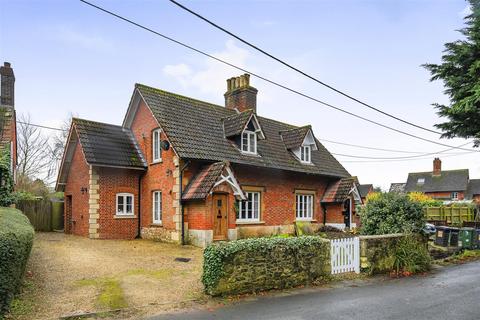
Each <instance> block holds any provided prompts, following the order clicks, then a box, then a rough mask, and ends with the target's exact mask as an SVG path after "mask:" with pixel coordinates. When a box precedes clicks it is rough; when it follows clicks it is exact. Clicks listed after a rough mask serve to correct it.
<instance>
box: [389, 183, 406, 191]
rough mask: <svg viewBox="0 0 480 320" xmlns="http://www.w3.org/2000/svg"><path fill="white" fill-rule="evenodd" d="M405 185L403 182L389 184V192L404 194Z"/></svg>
mask: <svg viewBox="0 0 480 320" xmlns="http://www.w3.org/2000/svg"><path fill="white" fill-rule="evenodd" d="M405 185H406V183H404V182H400V183H399V182H394V183H391V184H390V190H389V192H394V193H404V192H405Z"/></svg>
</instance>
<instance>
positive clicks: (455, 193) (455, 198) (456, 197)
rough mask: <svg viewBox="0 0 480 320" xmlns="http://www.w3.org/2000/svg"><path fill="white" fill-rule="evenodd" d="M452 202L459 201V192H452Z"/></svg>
mask: <svg viewBox="0 0 480 320" xmlns="http://www.w3.org/2000/svg"><path fill="white" fill-rule="evenodd" d="M452 200H458V192H452Z"/></svg>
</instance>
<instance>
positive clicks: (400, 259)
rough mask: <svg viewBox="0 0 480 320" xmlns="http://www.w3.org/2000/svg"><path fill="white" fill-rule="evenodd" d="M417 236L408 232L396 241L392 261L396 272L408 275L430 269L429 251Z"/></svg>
mask: <svg viewBox="0 0 480 320" xmlns="http://www.w3.org/2000/svg"><path fill="white" fill-rule="evenodd" d="M417 237H418V236H415V235H412V234H408V235H406V236H405V237H402V239H400V241H399V242H398V243H397V246H396V248H395V253H394V262H393V268H394V271H395V272H396V273H397V274H404V275H409V274H413V273H418V272H425V271H427V270H429V269H430V264H431V261H432V259H431V257H430V253H429V252H428V249H427V247H426V246H425V245H424V244H422V243H421V242H419V241H418V239H417Z"/></svg>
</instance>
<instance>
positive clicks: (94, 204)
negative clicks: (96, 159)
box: [88, 166, 100, 239]
mask: <svg viewBox="0 0 480 320" xmlns="http://www.w3.org/2000/svg"><path fill="white" fill-rule="evenodd" d="M88 173H89V176H90V178H89V181H88V213H89V219H88V224H89V227H88V235H89V237H90V238H91V239H97V238H98V237H99V233H98V229H99V224H98V219H99V218H100V216H99V213H98V210H99V208H100V194H99V193H98V189H99V185H98V172H97V170H96V169H95V168H93V167H92V166H90V170H89V172H88Z"/></svg>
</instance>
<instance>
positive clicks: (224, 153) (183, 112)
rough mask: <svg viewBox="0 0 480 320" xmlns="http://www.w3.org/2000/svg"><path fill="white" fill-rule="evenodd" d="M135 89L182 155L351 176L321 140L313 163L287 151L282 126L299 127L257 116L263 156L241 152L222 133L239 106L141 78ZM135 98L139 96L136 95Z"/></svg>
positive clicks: (336, 175)
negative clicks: (178, 91)
mask: <svg viewBox="0 0 480 320" xmlns="http://www.w3.org/2000/svg"><path fill="white" fill-rule="evenodd" d="M136 90H138V92H139V93H140V95H141V97H142V98H143V99H144V100H145V102H146V104H147V105H148V107H149V108H150V109H151V111H152V113H153V115H154V116H155V118H156V120H157V121H158V123H159V124H160V126H161V127H162V129H163V130H164V131H165V134H166V135H167V137H168V139H169V140H170V142H171V144H172V146H173V148H174V149H175V152H176V153H177V154H178V155H179V157H180V158H184V159H196V160H206V161H215V162H216V161H224V160H226V161H229V162H231V163H238V164H246V165H252V166H257V167H267V168H275V169H281V170H290V171H296V172H303V173H309V174H316V175H325V176H331V177H336V178H341V177H348V176H350V175H349V173H348V172H347V170H345V168H344V167H343V166H342V165H341V164H340V163H339V162H338V161H337V160H336V159H335V158H334V157H333V156H332V155H331V154H330V153H329V152H328V151H327V149H325V147H324V146H323V145H322V144H320V142H318V141H317V145H318V150H313V151H312V164H302V163H300V162H299V161H298V160H297V159H296V158H295V156H294V155H293V154H292V153H291V152H289V151H287V149H286V148H285V144H284V142H283V141H282V139H281V137H280V131H285V130H290V129H297V128H298V127H295V126H292V125H289V124H285V123H282V122H278V121H275V120H271V119H268V118H263V117H259V116H257V119H258V122H259V124H260V126H261V129H262V131H263V133H264V136H265V139H262V140H259V141H258V142H257V149H258V154H259V156H256V155H253V156H252V155H246V154H243V153H241V152H240V150H239V149H238V148H237V147H236V146H235V145H234V143H232V141H230V140H229V139H227V138H226V137H225V133H224V128H223V119H225V118H227V117H229V116H235V115H236V111H235V110H231V109H227V108H225V107H223V106H218V105H214V104H211V103H207V102H203V101H199V100H196V99H192V98H188V97H184V96H180V95H177V94H173V93H170V92H166V91H163V90H159V89H155V88H152V87H148V86H145V85H141V84H137V85H136ZM136 92H137V91H136ZM132 101H135V95H134V97H133V98H132ZM131 108H132V105H131V106H130V108H129V112H127V115H126V117H125V120H124V125H125V126H127V127H128V126H129V124H130V123H131V122H130V121H132V115H133V114H134V110H133V109H132V110H131ZM133 108H135V106H133Z"/></svg>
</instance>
